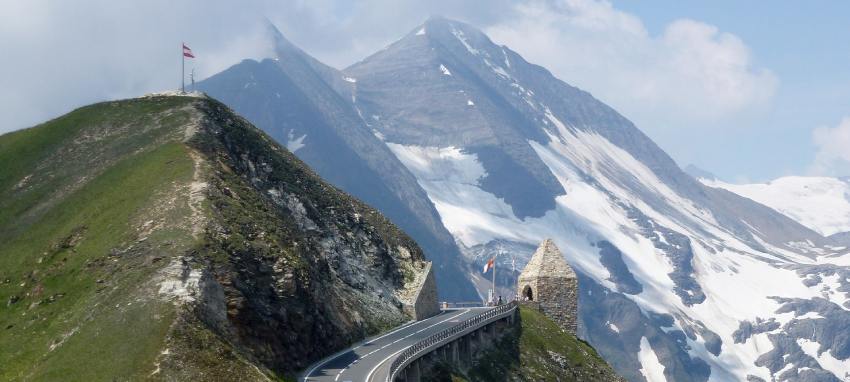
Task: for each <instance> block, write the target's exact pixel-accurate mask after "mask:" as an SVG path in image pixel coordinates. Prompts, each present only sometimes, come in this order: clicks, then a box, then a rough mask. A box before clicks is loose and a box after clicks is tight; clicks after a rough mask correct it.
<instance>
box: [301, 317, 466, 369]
mask: <svg viewBox="0 0 850 382" xmlns="http://www.w3.org/2000/svg"><path fill="white" fill-rule="evenodd" d="M468 311H469V309H467V310H466V311H464V312H463V313H466V312H468ZM454 317H457V315H456V316H452V318H454ZM424 322H427V320H422V321H410V322H408V323H406V324H404V325H402V326H399V327H398V328H396V329H395V330H393V331H391V332H389V333H385V334H384V335H382V336H380V337H378V338H374V339H371V340H368V341H366V342H364V343H362V344H360V345H357V346H355V347H353V348H351V349H346V350H343V351H341V352H340V353H339V354H337V355H335V356H333V357H331V358H329V359H327V360H326V361H324V362H322V363H319V364H318V365H316V366H313V368H312V369H310V371H308V372H307V374H305V375H304V382H308V381H309V378H310V377H312V376H313V373H314V372H315V371H316V369H318V368H320V367H322V366H324V365H327V364H328V363H329V362H331V361H333V360H335V359H337V358H339V357H341V356H343V355H345V354H346V353H348V352H349V351H353V350H357V349H359V348H361V347H363V346H365V345H371V344H373V343H375V341H378V340H380V339H382V338H384V337H386V336H389V335H392V334H395V333H396V332H398V331H400V330H403V329H407V328H409V327H411V326H413V325H416V324H421V323H424ZM443 322H445V321H440V322H438V323H436V324H434V325H438V324H441V323H443ZM434 325H431V326H429V327H428V328H430V327H432V326H434ZM428 328H425V329H428ZM425 329H422V330H425ZM419 332H421V330H420V331H419ZM419 332H416V333H419ZM416 333H414V334H416ZM408 337H409V336H408ZM405 338H407V337H405ZM395 342H398V341H395ZM395 342H393V343H395ZM387 346H389V345H387ZM385 347H386V346H384V347H383V348H385ZM383 348H381V349H383ZM381 349H378V350H381ZM378 350H375V351H372V352H370V353H369V354H372V353H374V352H376V351H378ZM369 354H367V355H369ZM364 357H365V356H364ZM348 366H351V365H350V364H349V365H348ZM348 366H346V367H344V368H342V369H341V370H340V371H339V373H337V378H339V374H341V373H342V372H343V371H344V370H345V369H346V368H347V367H348ZM334 380H336V379H334Z"/></svg>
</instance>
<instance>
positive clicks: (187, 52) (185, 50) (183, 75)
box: [180, 42, 195, 93]
mask: <svg viewBox="0 0 850 382" xmlns="http://www.w3.org/2000/svg"><path fill="white" fill-rule="evenodd" d="M180 44H181V45H183V56H181V57H180V92H181V93H186V57H189V58H195V55H194V54H193V53H192V49H191V48H189V47H188V46H186V43H185V42H184V43H180Z"/></svg>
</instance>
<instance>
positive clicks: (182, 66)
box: [180, 42, 186, 93]
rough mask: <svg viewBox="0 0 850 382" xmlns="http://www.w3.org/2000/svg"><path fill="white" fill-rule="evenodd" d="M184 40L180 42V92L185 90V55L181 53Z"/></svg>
mask: <svg viewBox="0 0 850 382" xmlns="http://www.w3.org/2000/svg"><path fill="white" fill-rule="evenodd" d="M185 45H186V43H185V42H181V43H180V92H181V93H185V92H186V55H185V54H184V53H183V47H184V46H185Z"/></svg>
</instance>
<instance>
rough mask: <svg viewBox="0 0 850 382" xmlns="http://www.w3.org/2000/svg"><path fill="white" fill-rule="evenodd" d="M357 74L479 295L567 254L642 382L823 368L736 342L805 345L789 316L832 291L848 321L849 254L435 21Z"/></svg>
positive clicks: (568, 89) (589, 329) (471, 31)
mask: <svg viewBox="0 0 850 382" xmlns="http://www.w3.org/2000/svg"><path fill="white" fill-rule="evenodd" d="M345 72H346V74H347V75H350V76H352V77H356V78H357V79H358V92H359V94H358V98H357V102H356V106H357V107H358V108H359V109H360V110H361V111H362V112H363V114H364V115H369V116H375V118H374V119H373V121H374V122H373V123H372V128H374V129H375V130H377V131H379V132H380V133H381V134H382V136H384V137H385V143H386V144H387V145H388V147H389V148H390V150H391V151H392V152H393V153H394V154H395V155H396V157H397V158H398V159H399V160H400V161H401V162H402V163H403V164H404V165H405V167H407V169H408V170H409V171H411V173H413V175H414V176H415V177H416V178H417V180H418V182H419V184H420V186H421V187H422V188H423V189H424V190H425V192H426V193H427V194H428V197H429V198H430V199H431V201H432V202H433V203H434V206H435V207H436V209H437V211H438V212H439V214H440V218H441V220H442V222H443V224H444V225H445V226H446V228H447V229H448V230H449V232H451V233H452V235H453V236H454V237H455V239H456V240H457V241H458V243H459V244H460V245H461V247H462V249H463V250H464V252H465V254H466V259H467V261H469V262H471V263H472V264H474V265H475V266H472V267H470V272H471V273H472V276H471V278H472V279H473V281H475V280H476V279H477V278H479V277H480V276H481V275H478V274H476V273H475V272H476V271H475V270H476V269H478V266H477V265H480V262H481V261H483V260H485V259H486V258H489V257H491V256H494V255H496V254H499V253H502V252H503V251H504V249H505V248H511V250H512V251H519V252H522V251H525V253H515V254H512V256H511V259H512V260H516V263H517V264H512V265H518V266H520V267H521V266H522V264H523V263H524V262H525V261H528V259H529V256H530V255H531V251H532V250H533V249H532V250H529V249H528V248H533V247H534V246H535V245H536V243H539V242H540V241H541V240H543V239H544V238H547V237H552V238H553V239H554V241H555V242H556V243H557V245H558V247H560V248H561V249H562V250H563V252H564V254H565V256H566V258H567V259H568V261H569V262H570V265H571V266H572V267H573V268H574V269H576V271H577V273H578V274H579V277H580V279H581V281H582V282H581V285H582V288H583V293H582V304H583V305H582V306H583V308H582V313H581V314H582V316H583V320H582V321H583V325H584V326H583V330H584V333H583V335H584V336H585V338H588V339H589V340H590V342H591V343H594V345H596V346H597V348H601V349H603V350H602V352H603V354H604V355H605V356H606V357H607V358H608V359H609V360H611V361H612V362H613V363H614V365H615V367H618V368H619V370H621V371H624V370H626V371H624V373H625V374H626V375H627V377H629V378H630V379H634V380H640V378H642V377H641V374H640V373H639V372H638V371H637V369H631V371H629V370H630V369H629V368H630V367H631V366H627V365H636V364H640V362H643V361H642V360H646V359H656V358H657V359H658V360H659V362H661V364H662V365H663V366H664V367H665V370H666V371H665V375H666V376H667V378H668V379H669V380H705V379H706V378H708V377H709V376H711V377H713V378H716V379H717V380H742V379H746V378H747V375H752V376H757V377H760V378H763V379H765V380H769V379H770V378H771V377H772V376H775V375H777V374H776V373H778V372H779V370H780V369H782V368H786V367H787V368H795V369H794V370H797V369H796V368H803V367H811V365H809V364H807V363H804V362H796V363H795V362H791V361H787V360H785V358H783V356H785V355H788V354H792V353H793V354H796V353H794V350H793V349H779V350H776V352H777V353H782V354H779V355H778V357H779V359H780V360H779V361H776V362H778V364H781V365H780V367H778V368H774V367H773V366H772V365H771V366H770V367H766V366H762V365H757V360H759V359H764V358H771V357H774V356H776V355H775V354H773V353H770V354H768V353H769V351H768V350H764V349H771V348H772V346H773V347H778V346H780V345H776V344H772V343H771V340H769V339H767V334H763V335H762V336H757V335H755V334H753V337H756V338H757V340H752V339H750V340H749V341H747V340H743V339H742V340H741V341H742V342H736V341H737V340H736V338H738V337H735V333H737V331H739V330H742V329H741V328H742V327H746V323H747V322H760V321H759V320H763V319H769V318H771V317H773V318H775V319H776V320H777V321H776V323H777V324H776V325H778V327H777V328H772V329H771V330H770V334H771V336H774V337H775V338H777V340H776V341H780V338H782V340H781V341H784V340H785V339H791V340H793V339H794V338H797V337H795V335H796V334H794V333H795V332H794V330H793V328H792V326H793V324H792V323H791V321H790V320H789V319H787V318H785V316H781V315H777V313H776V312H777V310H780V309H792V308H790V306H791V305H793V304H794V302H795V301H811V299H813V298H816V297H822V296H823V294H822V291H823V290H829V291H833V292H835V293H836V294H835V295H830V298H831V300H827V301H826V302H825V303H824V304H826V305H823V308H824V309H827V307H829V309H832V308H835V307H839V308H838V309H850V302H848V298H850V292H848V291H850V281H839V280H837V279H836V280H832V279H831V278H828V277H832V276H830V275H840V274H845V273H843V272H847V270H845V269H843V268H841V267H840V265H839V264H842V263H841V261H843V260H841V259H842V257H841V256H842V254H843V253H842V252H841V251H842V250H843V249H842V248H840V247H827V246H825V242H826V241H825V239H824V238H823V237H822V236H821V235H819V234H817V233H816V232H813V231H811V230H810V229H807V228H806V227H804V226H802V225H800V224H799V223H797V222H795V221H793V220H792V219H790V218H788V217H786V216H784V215H782V214H780V213H778V212H776V211H774V210H772V209H771V208H768V207H765V206H763V205H760V204H758V203H755V202H753V201H751V200H749V199H746V198H742V197H740V196H738V195H736V194H734V193H731V192H727V191H725V190H720V189H715V188H710V187H706V186H704V185H703V184H701V183H700V182H698V181H697V180H696V179H694V178H693V177H691V176H689V175H687V174H686V173H685V172H683V171H682V170H681V169H680V168H679V167H678V166H677V165H676V164H675V162H674V161H673V160H672V159H671V158H670V157H669V156H668V155H667V154H666V153H665V152H664V151H663V150H662V149H661V148H659V147H658V146H657V145H656V144H655V143H654V142H652V140H651V139H649V138H648V137H647V136H646V135H645V134H643V133H642V132H641V131H640V130H638V129H637V127H635V126H634V124H632V123H631V122H630V121H628V120H627V119H625V118H624V117H623V116H622V115H620V114H619V113H617V112H616V111H615V110H613V109H611V108H610V107H608V106H607V105H605V104H604V103H602V102H600V101H599V100H597V99H595V98H594V97H592V96H591V95H590V94H589V93H587V92H584V91H582V90H580V89H577V88H575V87H573V86H570V85H569V84H567V83H565V82H563V81H561V80H559V79H557V78H555V77H554V76H553V75H552V74H551V73H549V72H548V71H547V70H546V69H544V68H541V67H539V66H537V65H534V64H531V63H528V62H527V61H525V60H524V59H523V58H522V57H521V56H519V55H518V54H517V53H515V52H513V51H511V50H510V49H508V48H506V47H501V46H498V45H496V44H494V43H493V42H492V41H490V40H489V38H487V37H486V35H484V34H483V33H481V32H480V31H478V30H477V29H475V28H473V27H471V26H469V25H466V24H463V23H458V22H454V21H451V20H445V19H434V20H429V21H428V22H426V23H425V24H424V25H423V26H422V27H419V28H417V29H414V30H413V31H411V32H410V33H409V34H408V35H407V36H405V37H404V38H403V39H402V40H399V41H398V42H396V43H394V44H392V45H390V46H389V47H388V48H387V49H385V50H383V51H381V52H378V53H376V54H375V55H373V56H370V57H369V58H367V59H365V60H363V61H361V62H359V63H357V64H355V65H353V66H352V67H350V68H348V69H346V70H345ZM447 73H449V74H447ZM821 259H822V260H823V261H821ZM847 274H848V275H850V273H847ZM765 275H769V276H765ZM842 280H843V279H842ZM833 281H835V282H833ZM504 284H505V287H509V286H510V285H513V284H512V282H511V280H509V279H505V280H504ZM844 285H846V287H847V291H845V290H844V288H845V286H844ZM482 286H483V285H482ZM777 296H779V297H782V298H783V299H788V300H783V299H776V298H775V297H777ZM795 306H796V305H795ZM812 306H814V305H812ZM803 310H805V309H803ZM719 311H722V312H724V315H722V316H718V314H717V312H719ZM835 312H838V311H835ZM805 313H808V312H802V313H801V314H805ZM836 314H837V313H836ZM834 317H835V316H834ZM606 322H607V323H609V324H613V325H615V326H616V327H617V328H618V333H616V335H614V334H612V332H611V329H610V327H611V325H606V324H603V323H606ZM773 325H774V324H771V327H772V326H773ZM629 328H631V329H629ZM677 333H678V334H677ZM739 337H740V335H739ZM777 343H778V342H777ZM759 349H762V350H759ZM647 352H649V354H645V353H647ZM651 353H655V354H654V355H653V354H651ZM650 355H652V356H650ZM844 359H847V357H844ZM848 363H850V361H848ZM629 373H632V374H629Z"/></svg>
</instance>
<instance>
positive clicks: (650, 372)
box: [638, 337, 667, 382]
mask: <svg viewBox="0 0 850 382" xmlns="http://www.w3.org/2000/svg"><path fill="white" fill-rule="evenodd" d="M638 359H639V360H640V364H641V366H642V367H641V369H640V372H641V374H643V376H644V377H646V380H647V382H665V381H667V378H666V377H664V365H662V364H661V362H660V361H658V356H657V355H656V354H655V352H654V351H653V350H652V347H651V346H649V340H647V339H646V337H643V338H641V339H640V352H639V353H638Z"/></svg>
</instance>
